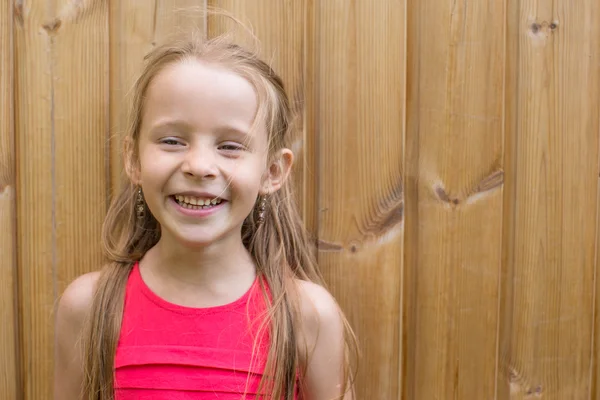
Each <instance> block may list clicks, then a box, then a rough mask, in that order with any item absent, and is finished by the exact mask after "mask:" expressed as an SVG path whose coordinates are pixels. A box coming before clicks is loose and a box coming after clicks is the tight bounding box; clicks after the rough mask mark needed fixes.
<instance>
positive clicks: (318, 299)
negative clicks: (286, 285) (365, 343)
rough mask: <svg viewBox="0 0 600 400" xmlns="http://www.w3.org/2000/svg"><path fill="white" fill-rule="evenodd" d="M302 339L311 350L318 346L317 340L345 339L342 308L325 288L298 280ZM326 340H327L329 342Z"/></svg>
mask: <svg viewBox="0 0 600 400" xmlns="http://www.w3.org/2000/svg"><path fill="white" fill-rule="evenodd" d="M296 282H297V288H298V297H299V299H298V300H299V306H300V325H301V335H302V339H303V340H304V341H305V343H306V344H307V345H308V347H309V348H314V347H316V346H317V338H319V340H320V341H322V340H323V339H326V338H328V339H331V340H339V339H340V338H342V339H343V332H344V324H343V317H342V312H341V310H340V307H339V306H338V304H337V302H336V301H335V299H334V297H333V296H332V295H331V293H329V291H328V290H327V289H325V288H324V287H323V286H321V285H319V284H317V283H314V282H309V281H303V280H297V281H296ZM328 339H326V340H328Z"/></svg>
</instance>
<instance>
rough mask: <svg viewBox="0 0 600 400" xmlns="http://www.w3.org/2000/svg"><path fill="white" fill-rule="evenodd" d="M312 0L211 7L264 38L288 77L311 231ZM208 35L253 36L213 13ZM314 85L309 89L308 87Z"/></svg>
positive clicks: (229, 0) (263, 46) (225, 1)
mask: <svg viewBox="0 0 600 400" xmlns="http://www.w3.org/2000/svg"><path fill="white" fill-rule="evenodd" d="M309 3H312V1H311V0H296V1H280V0H252V1H246V0H210V1H209V2H208V5H209V7H210V8H216V9H220V10H224V11H226V12H229V13H231V14H232V15H234V16H235V17H236V18H239V19H240V21H241V22H242V23H244V24H246V25H248V27H249V28H251V29H253V31H254V34H255V35H256V36H257V37H258V40H259V41H260V49H259V50H260V56H261V58H262V59H263V60H264V61H265V62H267V63H269V64H270V65H271V66H272V67H273V68H274V69H275V71H276V72H277V73H278V74H279V75H280V76H281V78H282V79H283V81H284V84H285V87H286V91H287V93H288V95H289V97H290V100H291V102H292V108H293V110H294V113H295V115H296V116H297V120H296V123H297V129H296V131H295V134H294V137H293V139H292V150H293V151H294V156H295V164H294V171H293V176H294V178H293V179H294V187H295V188H296V192H297V199H298V201H299V203H300V207H301V212H302V216H303V218H304V220H305V222H306V223H307V226H308V228H309V230H311V232H313V233H316V232H315V230H316V214H317V213H316V207H315V206H316V186H315V185H316V174H317V171H316V169H315V162H316V160H315V158H314V146H315V140H314V135H313V132H314V131H313V130H312V129H310V128H309V127H306V128H305V127H304V126H303V125H304V122H305V118H310V116H306V115H304V111H305V109H304V103H305V90H307V88H306V86H307V85H308V84H309V82H308V81H306V80H305V73H304V69H305V51H304V50H305V43H306V39H305V35H307V34H309V33H308V32H306V30H305V25H306V23H307V20H306V15H307V14H306V13H307V11H308V7H309ZM208 22H209V23H208V35H209V36H210V37H214V36H215V35H218V34H221V33H224V32H229V31H231V30H233V29H234V28H235V29H236V31H237V32H238V34H237V39H238V40H239V41H240V43H242V44H246V45H248V44H250V40H249V36H248V35H247V34H246V35H244V34H245V32H243V31H242V30H240V29H239V28H236V27H235V26H234V24H233V23H232V21H229V20H227V19H225V18H222V17H220V16H219V17H213V16H211V17H210V18H209V19H208ZM308 90H310V89H308Z"/></svg>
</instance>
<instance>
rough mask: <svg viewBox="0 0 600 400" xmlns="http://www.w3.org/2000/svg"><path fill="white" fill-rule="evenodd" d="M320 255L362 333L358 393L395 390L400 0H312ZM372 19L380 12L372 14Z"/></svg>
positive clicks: (380, 394)
mask: <svg viewBox="0 0 600 400" xmlns="http://www.w3.org/2000/svg"><path fill="white" fill-rule="evenodd" d="M313 4H314V7H315V10H314V16H313V17H314V21H315V22H314V29H316V31H315V32H314V33H313V34H312V35H311V37H312V41H311V43H310V44H309V47H308V50H309V51H310V52H313V53H314V55H313V57H314V63H313V65H314V69H312V70H311V71H308V72H307V73H308V74H311V75H314V84H315V88H314V97H313V98H307V103H308V104H310V108H311V110H312V112H313V113H314V118H315V129H316V131H317V133H318V150H319V153H318V162H319V209H318V213H319V214H318V225H319V226H318V228H319V229H318V233H319V263H320V265H321V268H322V270H323V272H324V275H325V278H326V281H327V282H328V284H329V286H330V288H331V290H332V293H333V294H334V296H335V297H336V299H338V301H339V302H340V305H341V306H342V308H343V310H344V311H345V312H346V313H347V315H348V316H349V319H350V323H351V324H352V326H353V327H354V328H355V331H356V333H357V335H358V338H359V341H360V346H361V350H362V354H363V358H362V360H361V364H360V374H359V376H358V381H357V398H358V399H396V398H398V397H399V392H400V382H399V368H400V365H401V357H402V356H401V341H400V332H401V329H402V327H401V320H400V319H401V316H400V313H401V310H402V307H401V298H402V269H403V263H402V258H403V255H402V254H403V245H402V243H403V236H404V224H403V221H404V219H403V206H404V204H403V203H404V183H403V171H404V166H403V163H404V105H405V103H404V98H405V94H404V82H405V72H406V71H405V64H406V58H405V22H406V18H405V17H406V15H405V9H406V4H405V1H404V0H385V1H377V2H372V1H354V2H351V3H349V2H342V1H315V2H314V3H313ZM375 21H376V22H375Z"/></svg>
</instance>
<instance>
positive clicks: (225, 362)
mask: <svg viewBox="0 0 600 400" xmlns="http://www.w3.org/2000/svg"><path fill="white" fill-rule="evenodd" d="M264 310H265V302H264V298H263V295H262V293H261V290H260V287H259V285H258V281H255V282H254V284H253V285H252V287H251V288H250V290H248V292H247V293H245V294H244V295H243V296H242V297H241V298H239V299H238V300H236V301H234V302H233V303H230V304H227V305H223V306H218V307H210V308H191V307H183V306H179V305H176V304H172V303H169V302H167V301H165V300H164V299H162V298H160V297H158V296H157V295H156V294H155V293H154V292H152V291H151V290H150V288H149V287H148V286H147V285H146V284H145V283H144V281H143V280H142V277H141V275H140V270H139V266H138V264H137V263H136V264H135V265H134V267H133V270H132V272H131V274H130V276H129V279H128V281H127V286H126V293H125V304H124V310H123V322H122V326H121V333H120V337H119V342H118V345H117V353H116V358H115V368H116V372H115V400H133V399H136V400H137V399H155V400H161V399H164V400H166V399H169V400H184V399H185V400H189V399H194V400H206V399H219V400H233V399H235V400H239V399H240V398H242V394H244V393H247V397H246V398H247V399H248V400H251V399H254V398H255V397H256V396H255V395H256V393H257V388H258V383H259V381H260V378H261V377H262V372H263V370H264V366H265V363H266V357H267V351H268V336H269V335H268V327H267V330H266V331H263V332H267V333H264V334H263V339H267V340H262V341H258V343H259V345H258V346H257V351H256V354H255V355H254V357H253V356H252V350H253V345H254V338H255V337H256V336H257V334H258V332H259V329H260V325H261V324H260V323H256V322H255V321H257V319H258V318H259V317H260V316H261V315H262V313H263V312H264ZM250 321H253V322H255V323H250Z"/></svg>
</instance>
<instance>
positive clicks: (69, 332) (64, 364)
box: [54, 272, 99, 400]
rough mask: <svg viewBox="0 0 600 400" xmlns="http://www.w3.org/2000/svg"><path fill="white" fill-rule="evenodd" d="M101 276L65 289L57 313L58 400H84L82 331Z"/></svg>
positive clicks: (88, 276) (82, 279)
mask: <svg viewBox="0 0 600 400" xmlns="http://www.w3.org/2000/svg"><path fill="white" fill-rule="evenodd" d="M98 276H99V273H98V272H92V273H89V274H86V275H82V276H80V277H79V278H77V279H75V280H74V281H73V282H72V283H71V284H70V285H69V286H68V287H67V288H66V290H65V292H64V293H63V295H62V296H61V298H60V301H59V303H58V309H57V313H56V325H55V327H56V331H55V332H56V337H55V364H54V400H76V399H82V387H83V358H82V356H83V349H82V343H81V331H82V328H83V324H84V320H85V317H86V314H87V312H88V310H89V309H90V306H91V304H92V299H93V295H94V287H95V285H96V281H97V280H98Z"/></svg>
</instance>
